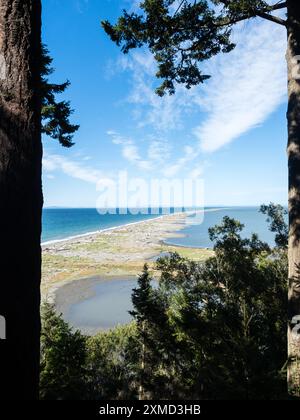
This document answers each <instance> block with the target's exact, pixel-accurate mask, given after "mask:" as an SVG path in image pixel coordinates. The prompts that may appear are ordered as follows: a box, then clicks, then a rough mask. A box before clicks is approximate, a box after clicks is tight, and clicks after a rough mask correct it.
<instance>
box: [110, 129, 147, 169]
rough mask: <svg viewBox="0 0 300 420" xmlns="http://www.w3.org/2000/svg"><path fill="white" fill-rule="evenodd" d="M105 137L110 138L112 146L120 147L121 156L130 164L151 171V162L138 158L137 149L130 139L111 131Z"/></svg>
mask: <svg viewBox="0 0 300 420" xmlns="http://www.w3.org/2000/svg"><path fill="white" fill-rule="evenodd" d="M107 135H109V136H110V137H111V139H112V142H113V143H114V144H116V145H118V146H121V147H122V155H123V158H124V159H126V160H127V161H128V162H130V163H132V164H135V165H136V166H137V167H138V168H140V169H144V170H147V169H151V162H149V161H147V160H145V159H143V158H142V157H141V156H140V153H139V149H138V147H137V146H136V144H135V142H134V141H133V140H132V139H130V138H127V137H124V136H121V135H120V134H119V133H117V132H116V131H113V130H110V131H108V132H107Z"/></svg>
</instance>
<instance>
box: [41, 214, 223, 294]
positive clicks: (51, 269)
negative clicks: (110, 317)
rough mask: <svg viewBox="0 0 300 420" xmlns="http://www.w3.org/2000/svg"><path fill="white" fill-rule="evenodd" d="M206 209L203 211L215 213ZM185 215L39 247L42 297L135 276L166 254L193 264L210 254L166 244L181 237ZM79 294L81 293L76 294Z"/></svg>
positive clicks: (200, 250) (209, 252)
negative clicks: (95, 281) (98, 281)
mask: <svg viewBox="0 0 300 420" xmlns="http://www.w3.org/2000/svg"><path fill="white" fill-rule="evenodd" d="M217 210H218V209H210V210H206V211H217ZM186 219H187V213H178V214H173V215H165V216H161V217H159V218H156V219H151V220H146V221H145V220H144V221H142V222H138V223H134V224H131V225H126V226H122V227H117V228H112V229H108V230H104V231H100V232H95V233H91V234H86V235H81V236H77V237H73V238H69V239H66V240H60V241H56V242H51V243H46V244H43V246H42V248H43V272H42V297H43V299H47V300H50V301H51V300H52V301H53V300H55V294H56V292H57V290H58V289H59V288H61V287H62V286H64V285H66V284H67V283H69V282H74V286H73V287H72V291H73V292H72V293H76V294H77V292H76V290H78V293H79V294H80V293H81V292H82V287H84V286H82V284H81V283H84V282H85V281H86V279H88V278H93V277H99V276H101V277H102V278H105V279H106V281H109V280H110V279H113V278H114V277H118V278H120V277H122V276H124V279H126V277H128V276H136V275H138V274H139V273H140V272H141V270H142V268H143V265H144V264H145V262H148V263H149V265H150V268H154V265H155V263H154V261H155V258H156V257H157V256H159V255H161V254H164V253H168V252H175V251H176V252H178V253H179V254H180V255H182V256H185V257H188V258H192V259H194V260H197V261H201V260H205V259H206V258H208V257H209V256H211V255H212V253H213V251H212V250H209V249H201V248H186V247H176V246H172V245H167V244H165V243H164V241H165V240H166V239H168V238H174V237H182V236H183V234H182V233H181V232H180V231H181V230H183V229H184V228H185V227H187V221H186ZM76 283H77V285H76ZM80 291H81V292H80Z"/></svg>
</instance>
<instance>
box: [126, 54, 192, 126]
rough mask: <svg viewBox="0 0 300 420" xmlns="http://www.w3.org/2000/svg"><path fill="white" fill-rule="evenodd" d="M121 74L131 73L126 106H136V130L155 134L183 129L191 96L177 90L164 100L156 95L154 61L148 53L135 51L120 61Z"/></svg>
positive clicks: (181, 89) (190, 104)
mask: <svg viewBox="0 0 300 420" xmlns="http://www.w3.org/2000/svg"><path fill="white" fill-rule="evenodd" d="M119 66H120V68H121V69H122V70H123V71H130V72H131V85H132V88H131V92H130V94H129V95H128V98H127V100H128V102H129V103H131V104H133V105H134V106H135V108H134V116H135V118H136V120H137V121H138V126H139V127H145V126H150V127H152V128H154V129H155V130H156V131H157V132H161V131H163V132H167V131H169V130H175V129H180V128H183V126H184V121H183V116H184V114H185V113H187V112H189V111H190V110H191V109H192V106H193V104H192V103H191V100H190V95H189V94H188V92H187V91H186V89H185V88H184V87H183V86H179V87H178V89H177V92H176V95H172V96H170V95H165V96H164V97H163V98H161V97H159V96H158V95H157V94H156V93H155V88H156V87H157V85H158V83H157V79H156V78H155V73H156V71H157V68H156V63H155V60H154V59H153V56H152V55H151V54H150V53H149V52H145V51H135V52H133V53H132V54H131V55H130V56H123V57H121V58H120V60H119Z"/></svg>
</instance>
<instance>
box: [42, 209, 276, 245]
mask: <svg viewBox="0 0 300 420" xmlns="http://www.w3.org/2000/svg"><path fill="white" fill-rule="evenodd" d="M207 210H208V211H206V212H205V215H204V220H203V223H202V224H200V225H199V224H191V225H190V226H189V225H187V227H186V228H185V229H184V230H183V231H181V233H183V234H184V235H185V237H184V238H176V239H172V238H171V239H169V240H168V241H167V242H168V243H170V244H173V245H180V246H191V247H204V248H209V247H212V243H211V242H210V240H209V237H208V229H209V228H210V227H211V226H214V225H216V224H219V223H221V221H222V219H223V217H224V216H229V217H232V218H234V219H237V220H239V221H241V222H242V223H244V224H245V230H244V233H243V235H244V236H249V235H250V234H251V233H257V234H258V235H259V237H260V238H261V239H262V240H264V241H266V242H268V243H269V244H270V245H273V244H274V235H273V234H272V233H271V232H269V230H268V225H267V223H266V217H265V216H264V215H262V214H261V213H259V209H258V208H256V207H235V208H228V209H227V208H226V209H225V208H223V209H218V210H217V211H211V209H207ZM155 217H157V215H149V214H125V215H123V214H115V215H114V214H106V215H100V214H99V213H98V212H97V210H96V209H44V211H43V234H42V242H48V241H54V240H60V239H65V238H68V237H72V236H76V235H82V234H86V233H90V232H95V231H99V230H102V229H109V228H112V227H117V226H123V225H126V224H129V223H136V222H140V221H143V220H149V219H153V218H155ZM188 219H189V220H190V221H191V222H193V217H190V218H188Z"/></svg>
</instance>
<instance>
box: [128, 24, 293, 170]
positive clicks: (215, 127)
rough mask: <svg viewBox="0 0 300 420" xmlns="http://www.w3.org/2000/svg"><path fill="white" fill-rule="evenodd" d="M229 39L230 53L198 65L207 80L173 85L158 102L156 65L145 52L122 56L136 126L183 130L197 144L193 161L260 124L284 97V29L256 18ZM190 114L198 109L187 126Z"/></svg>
mask: <svg viewBox="0 0 300 420" xmlns="http://www.w3.org/2000/svg"><path fill="white" fill-rule="evenodd" d="M234 41H236V43H237V47H236V48H235V50H234V51H232V52H231V53H229V54H221V55H218V56H217V57H214V58H213V59H211V60H210V61H209V62H207V63H206V64H205V65H204V69H203V70H204V72H205V73H208V74H210V75H211V76H212V77H211V79H210V80H209V81H207V82H206V83H205V84H204V85H201V86H198V87H195V88H193V89H191V90H186V89H185V88H184V87H182V86H178V87H177V91H176V94H175V95H173V96H168V95H167V96H165V97H163V98H160V97H158V96H157V95H156V94H155V92H154V90H155V83H157V82H156V81H155V77H154V75H155V72H156V64H155V62H154V60H153V57H152V56H151V54H150V53H148V52H145V51H138V52H134V53H132V54H131V55H130V56H126V57H122V58H121V59H120V64H121V66H120V67H121V68H122V69H123V70H126V71H130V72H131V74H132V89H131V93H130V95H129V97H128V101H129V102H130V103H132V104H134V105H135V106H136V108H135V117H136V118H137V120H138V125H139V126H140V127H142V126H146V125H148V126H150V127H151V128H152V129H153V130H155V131H156V132H159V131H160V132H161V131H166V132H167V131H169V130H175V129H179V128H184V129H185V130H186V133H187V134H190V133H192V134H193V135H194V138H195V140H197V142H196V143H195V154H194V156H195V158H196V157H197V156H198V155H199V153H201V152H214V151H217V150H218V149H220V148H221V147H223V146H225V145H227V144H229V143H231V142H232V141H233V140H235V139H237V138H239V137H240V136H241V135H243V134H244V133H246V132H248V131H249V130H251V129H253V128H255V127H257V126H259V125H260V124H262V123H263V122H264V121H265V120H266V119H267V118H268V117H269V116H270V114H271V113H272V112H274V111H275V110H276V108H277V107H278V106H279V105H280V104H281V103H282V102H283V101H284V100H285V97H286V96H285V95H286V83H287V82H286V63H285V58H284V55H285V50H286V30H285V28H283V27H281V26H280V25H276V24H274V23H272V22H268V21H265V20H262V19H256V20H253V21H251V22H246V23H242V24H240V25H239V26H238V27H237V29H236V30H235V33H234ZM191 110H193V111H194V112H195V111H196V112H197V111H198V112H199V115H201V119H202V121H200V122H199V124H198V125H196V126H194V127H191V126H189V127H187V126H186V125H185V115H186V113H187V112H190V111H191ZM177 164H178V162H177ZM175 167H176V163H174V169H175Z"/></svg>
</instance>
